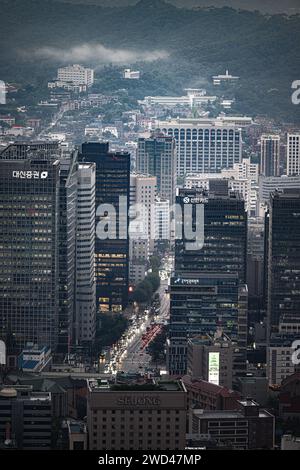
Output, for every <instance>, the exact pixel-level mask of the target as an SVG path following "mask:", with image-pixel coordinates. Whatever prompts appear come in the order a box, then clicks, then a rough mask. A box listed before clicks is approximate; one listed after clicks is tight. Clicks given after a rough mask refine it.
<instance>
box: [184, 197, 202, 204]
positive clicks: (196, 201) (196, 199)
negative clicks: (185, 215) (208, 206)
mask: <svg viewBox="0 0 300 470" xmlns="http://www.w3.org/2000/svg"><path fill="white" fill-rule="evenodd" d="M206 202H208V198H207V197H203V196H198V197H194V196H193V197H189V196H185V197H184V198H183V204H204V203H206Z"/></svg>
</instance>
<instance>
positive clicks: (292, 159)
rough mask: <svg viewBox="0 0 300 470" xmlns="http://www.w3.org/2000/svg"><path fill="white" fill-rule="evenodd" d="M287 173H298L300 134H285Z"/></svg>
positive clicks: (292, 174)
mask: <svg viewBox="0 0 300 470" xmlns="http://www.w3.org/2000/svg"><path fill="white" fill-rule="evenodd" d="M287 175H288V176H296V175H300V134H288V135H287Z"/></svg>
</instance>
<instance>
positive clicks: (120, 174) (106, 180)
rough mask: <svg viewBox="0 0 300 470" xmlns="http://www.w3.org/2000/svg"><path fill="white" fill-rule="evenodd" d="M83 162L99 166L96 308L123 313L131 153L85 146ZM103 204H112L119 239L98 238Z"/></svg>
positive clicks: (127, 245)
mask: <svg viewBox="0 0 300 470" xmlns="http://www.w3.org/2000/svg"><path fill="white" fill-rule="evenodd" d="M80 160H81V161H82V162H91V163H96V195H95V199H96V240H95V276H96V296H97V309H98V312H105V311H112V312H121V311H122V310H123V309H124V308H125V307H126V305H127V302H128V287H129V286H128V282H129V281H128V277H129V239H128V236H127V231H128V222H129V219H128V213H129V195H130V154H129V153H125V152H124V153H123V152H109V144H108V143H98V142H95V143H94V142H91V143H85V144H83V145H82V149H81V155H80ZM120 197H121V198H126V202H125V208H124V207H123V209H124V210H123V211H120V210H119V203H120ZM123 201H124V199H123ZM102 204H111V205H113V207H114V208H115V211H116V237H112V238H108V239H100V238H99V237H98V236H97V224H98V223H99V222H103V220H104V218H105V217H107V214H106V211H102V212H101V210H100V209H99V206H101V205H102ZM99 210H100V212H99ZM97 211H98V212H97ZM107 220H108V219H107ZM121 232H123V234H124V233H125V234H126V236H125V237H124V236H123V234H121ZM120 236H121V237H120Z"/></svg>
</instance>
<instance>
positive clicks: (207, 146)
mask: <svg viewBox="0 0 300 470" xmlns="http://www.w3.org/2000/svg"><path fill="white" fill-rule="evenodd" d="M245 119H246V118H245ZM244 125H245V124H244V120H243V119H242V118H232V119H230V120H228V119H226V118H217V119H209V118H205V119H204V118H202V119H174V120H170V121H158V122H157V123H156V127H157V129H158V130H160V131H161V132H163V133H164V134H165V135H167V136H170V137H174V138H175V140H176V144H177V174H178V175H180V176H184V175H186V174H187V173H219V172H220V171H221V170H222V169H223V168H233V165H234V164H235V163H240V162H241V161H242V127H243V126H244Z"/></svg>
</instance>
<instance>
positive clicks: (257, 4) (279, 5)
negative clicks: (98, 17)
mask: <svg viewBox="0 0 300 470" xmlns="http://www.w3.org/2000/svg"><path fill="white" fill-rule="evenodd" d="M57 1H61V2H65V3H81V4H90V5H100V6H105V7H121V6H124V5H135V4H136V3H137V0H57ZM167 1H168V3H171V4H173V5H176V6H178V7H180V8H197V7H210V6H214V7H224V6H227V7H232V8H237V9H239V8H241V9H244V10H250V11H254V10H258V11H261V12H264V13H271V14H274V13H287V14H294V13H300V5H299V1H298V0H286V1H285V2H282V0H167Z"/></svg>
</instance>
